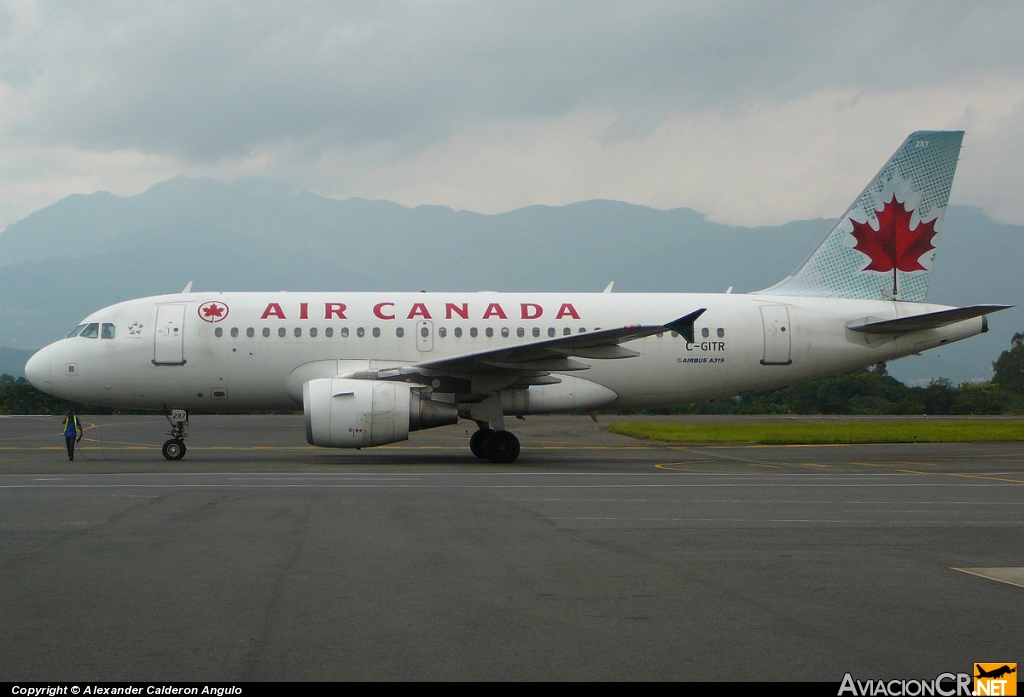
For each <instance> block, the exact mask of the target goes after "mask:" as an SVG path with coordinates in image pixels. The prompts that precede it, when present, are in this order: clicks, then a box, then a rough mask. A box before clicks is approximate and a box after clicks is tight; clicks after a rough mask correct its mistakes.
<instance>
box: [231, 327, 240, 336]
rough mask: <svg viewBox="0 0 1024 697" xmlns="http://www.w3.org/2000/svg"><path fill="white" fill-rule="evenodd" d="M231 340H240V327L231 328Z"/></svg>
mask: <svg viewBox="0 0 1024 697" xmlns="http://www.w3.org/2000/svg"><path fill="white" fill-rule="evenodd" d="M231 338H232V339H237V338H238V327H231Z"/></svg>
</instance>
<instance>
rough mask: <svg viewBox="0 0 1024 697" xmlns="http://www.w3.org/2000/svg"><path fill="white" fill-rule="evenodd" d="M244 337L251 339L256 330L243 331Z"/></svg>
mask: <svg viewBox="0 0 1024 697" xmlns="http://www.w3.org/2000/svg"><path fill="white" fill-rule="evenodd" d="M245 335H246V336H247V337H249V338H250V339H251V338H253V337H254V336H256V330H255V329H253V328H252V327H249V328H248V329H246V330H245Z"/></svg>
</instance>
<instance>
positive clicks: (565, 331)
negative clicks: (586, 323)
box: [562, 327, 572, 336]
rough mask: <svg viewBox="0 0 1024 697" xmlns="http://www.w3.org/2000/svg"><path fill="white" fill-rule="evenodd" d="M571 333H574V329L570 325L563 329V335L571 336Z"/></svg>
mask: <svg viewBox="0 0 1024 697" xmlns="http://www.w3.org/2000/svg"><path fill="white" fill-rule="evenodd" d="M570 334H572V330H571V329H569V327H566V328H565V329H563V330H562V336H569V335H570Z"/></svg>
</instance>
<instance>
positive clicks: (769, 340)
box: [761, 305, 793, 365]
mask: <svg viewBox="0 0 1024 697" xmlns="http://www.w3.org/2000/svg"><path fill="white" fill-rule="evenodd" d="M761 321H762V322H763V323H764V358H762V359H761V365H789V364H790V363H792V362H793V361H792V359H791V358H790V348H791V346H792V341H791V337H790V335H791V334H792V331H790V326H789V308H787V307H786V306H785V305H762V306H761Z"/></svg>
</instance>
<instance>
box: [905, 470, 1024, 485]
mask: <svg viewBox="0 0 1024 697" xmlns="http://www.w3.org/2000/svg"><path fill="white" fill-rule="evenodd" d="M896 471H897V472H904V473H906V474H920V475H924V476H927V475H942V476H944V477H963V478H964V479H987V480H990V481H993V482H1008V483H1010V484H1024V480H1021V479H1004V478H1002V477H988V476H985V475H983V474H963V473H961V472H916V471H914V470H896Z"/></svg>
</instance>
